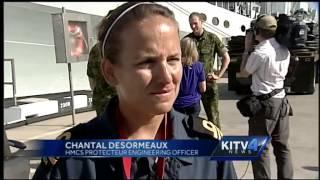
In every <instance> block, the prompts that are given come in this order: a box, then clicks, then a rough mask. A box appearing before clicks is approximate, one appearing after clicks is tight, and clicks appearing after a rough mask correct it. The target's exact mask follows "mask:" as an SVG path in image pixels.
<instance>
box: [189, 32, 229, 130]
mask: <svg viewBox="0 0 320 180" xmlns="http://www.w3.org/2000/svg"><path fill="white" fill-rule="evenodd" d="M186 37H190V38H193V39H194V40H195V41H196V43H197V49H198V52H199V61H201V62H203V63H204V69H205V72H206V74H207V73H212V72H214V69H213V65H214V60H215V55H216V53H218V55H223V54H224V53H225V52H227V51H228V50H227V48H225V46H224V44H223V43H222V42H221V40H220V39H219V38H218V36H216V35H215V34H212V33H210V32H208V31H206V30H204V32H203V34H202V36H201V37H196V36H194V34H193V33H190V34H188V35H187V36H186ZM201 100H202V103H203V107H204V110H205V112H206V114H207V118H208V120H209V121H211V122H213V124H215V125H216V126H218V127H219V128H221V125H220V120H219V110H218V100H219V91H218V85H217V83H216V81H214V82H213V83H211V82H207V90H206V92H205V93H204V94H202V97H201Z"/></svg>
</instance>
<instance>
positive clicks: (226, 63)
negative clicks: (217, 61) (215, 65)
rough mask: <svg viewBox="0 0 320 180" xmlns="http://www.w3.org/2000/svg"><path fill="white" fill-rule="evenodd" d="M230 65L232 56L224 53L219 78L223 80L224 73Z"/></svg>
mask: <svg viewBox="0 0 320 180" xmlns="http://www.w3.org/2000/svg"><path fill="white" fill-rule="evenodd" d="M229 63H230V56H229V53H228V52H225V53H223V55H222V65H221V68H220V71H219V73H218V77H219V78H221V77H222V76H223V74H224V72H225V71H226V70H227V68H228V66H229Z"/></svg>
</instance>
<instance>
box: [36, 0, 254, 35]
mask: <svg viewBox="0 0 320 180" xmlns="http://www.w3.org/2000/svg"><path fill="white" fill-rule="evenodd" d="M34 3H36V4H41V5H45V6H52V7H57V8H62V7H64V8H65V9H67V10H72V11H78V12H82V13H87V14H92V15H98V16H105V15H106V14H107V13H108V11H109V10H112V9H114V8H116V7H118V6H119V5H121V4H123V3H124V2H34ZM156 3H158V4H161V5H163V6H166V7H168V8H169V9H171V10H172V11H173V12H174V14H175V16H176V19H177V21H178V22H179V25H180V30H181V32H182V35H185V34H187V33H189V32H190V31H191V29H190V25H189V21H188V16H189V15H190V13H192V12H194V11H195V12H200V13H204V14H206V16H207V21H206V22H205V25H204V27H205V28H206V29H207V30H208V31H210V32H213V33H215V34H217V35H218V36H219V37H220V38H224V37H230V36H238V35H244V33H245V29H248V28H249V26H250V22H251V21H252V20H253V19H251V18H248V17H246V16H242V15H240V14H237V13H235V12H232V11H229V10H226V9H224V8H220V7H218V6H214V5H212V4H210V3H207V2H156ZM213 23H215V24H216V25H214V24H213Z"/></svg>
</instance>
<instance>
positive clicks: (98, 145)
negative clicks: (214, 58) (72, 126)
mask: <svg viewBox="0 0 320 180" xmlns="http://www.w3.org/2000/svg"><path fill="white" fill-rule="evenodd" d="M268 141H269V138H268V137H267V136H224V137H223V138H222V140H220V141H218V140H166V141H164V140H120V139H90V140H34V141H32V143H31V144H32V147H31V149H29V148H28V149H29V151H28V153H26V154H28V155H29V156H49V157H83V158H88V157H90V158H104V157H201V156H207V157H211V160H223V159H225V160H253V159H255V158H258V157H259V156H260V154H261V152H262V151H263V149H264V148H265V145H266V143H267V142H268Z"/></svg>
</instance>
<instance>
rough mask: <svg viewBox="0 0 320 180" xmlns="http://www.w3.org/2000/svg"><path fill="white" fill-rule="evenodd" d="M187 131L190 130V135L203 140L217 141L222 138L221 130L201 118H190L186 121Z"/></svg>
mask: <svg viewBox="0 0 320 180" xmlns="http://www.w3.org/2000/svg"><path fill="white" fill-rule="evenodd" d="M188 127H189V128H188V129H189V130H191V133H190V135H192V136H196V137H199V138H204V139H212V138H214V139H217V140H220V139H221V138H222V137H223V134H222V132H221V130H220V129H219V128H218V127H217V126H215V125H214V124H213V123H212V122H211V121H208V120H206V119H204V118H201V117H192V116H190V117H189V119H188Z"/></svg>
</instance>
